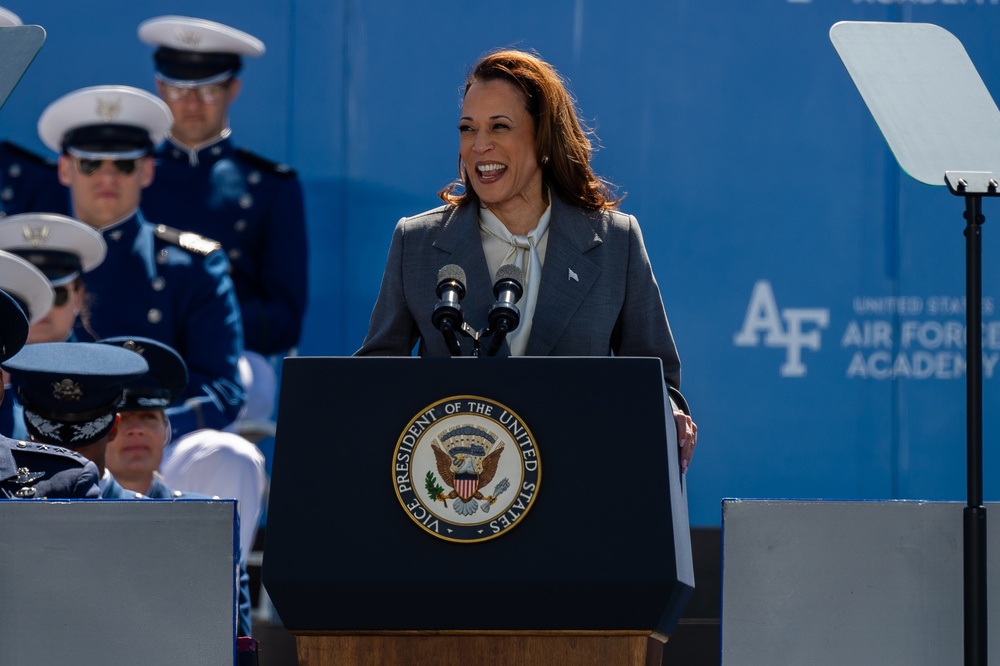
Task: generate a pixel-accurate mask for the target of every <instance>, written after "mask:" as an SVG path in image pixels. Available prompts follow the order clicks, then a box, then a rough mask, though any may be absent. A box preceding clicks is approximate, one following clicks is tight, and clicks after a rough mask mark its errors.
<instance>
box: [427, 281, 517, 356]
mask: <svg viewBox="0 0 1000 666" xmlns="http://www.w3.org/2000/svg"><path fill="white" fill-rule="evenodd" d="M523 282H524V272H523V271H522V270H521V269H520V268H518V267H517V266H515V265H514V264H504V265H503V266H501V267H500V270H498V271H497V275H496V280H495V282H494V284H493V296H494V297H495V298H496V299H497V300H496V302H495V303H494V304H493V305H492V306H490V310H489V313H488V314H487V328H486V330H485V331H482V332H481V333H479V334H478V335H477V336H475V337H474V338H473V339H474V340H475V341H476V343H477V350H478V341H479V339H480V338H482V337H485V336H487V335H492V336H493V337H492V339H491V340H490V346H489V348H488V349H487V355H489V356H495V355H496V353H497V352H498V351H500V346H501V345H502V344H503V341H504V339H505V338H506V337H507V334H508V333H511V332H512V331H514V330H515V329H516V328H517V326H518V324H519V323H520V322H521V311H520V310H518V308H517V301H518V300H519V299H520V298H521V296H522V295H523V294H524V287H523ZM465 292H466V289H465V271H464V270H462V267H461V266H458V265H456V264H448V265H447V266H444V267H443V268H441V270H440V271H438V284H437V296H438V299H439V300H438V303H437V305H435V306H434V311H433V313H432V314H431V321H432V322H433V324H434V327H435V328H437V329H438V330H439V331H441V334H442V335H443V336H444V339H445V344H446V345H447V346H448V351H449V352H450V353H451V355H452V356H461V355H462V350H461V345H460V344H459V341H458V337H457V335H456V333H457V332H459V331H461V332H462V333H464V334H466V335H468V333H467V332H466V330H465V329H466V327H465V315H464V314H463V312H462V305H461V301H462V299H463V298H465Z"/></svg>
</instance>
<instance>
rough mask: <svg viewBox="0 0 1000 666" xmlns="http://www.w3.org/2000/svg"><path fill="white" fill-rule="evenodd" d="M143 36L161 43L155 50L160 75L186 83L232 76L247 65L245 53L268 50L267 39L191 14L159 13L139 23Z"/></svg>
mask: <svg viewBox="0 0 1000 666" xmlns="http://www.w3.org/2000/svg"><path fill="white" fill-rule="evenodd" d="M139 39H140V40H142V41H143V42H145V43H146V44H150V45H152V46H157V47H159V48H158V49H157V50H156V52H155V53H154V54H153V60H154V62H155V63H156V77H157V78H158V79H159V80H161V81H163V82H164V83H167V84H170V85H174V86H182V87H194V86H200V85H208V84H211V83H220V82H222V81H225V80H227V79H230V78H232V77H234V76H236V74H237V73H238V72H239V71H240V68H241V67H242V66H243V61H242V57H241V56H252V57H257V56H260V55H263V54H264V42H262V41H260V40H259V39H257V38H256V37H254V36H253V35H249V34H247V33H245V32H243V31H241V30H237V29H235V28H230V27H229V26H227V25H223V24H221V23H216V22H215V21H208V20H205V19H200V18H191V17H188V16H158V17H156V18H151V19H149V20H148V21H144V22H143V23H142V24H140V25H139Z"/></svg>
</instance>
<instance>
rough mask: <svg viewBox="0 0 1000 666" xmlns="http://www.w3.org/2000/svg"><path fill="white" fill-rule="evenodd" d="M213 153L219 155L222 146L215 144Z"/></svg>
mask: <svg viewBox="0 0 1000 666" xmlns="http://www.w3.org/2000/svg"><path fill="white" fill-rule="evenodd" d="M212 154H213V155H215V156H216V157H218V156H219V155H221V154H222V148H220V147H219V146H213V147H212Z"/></svg>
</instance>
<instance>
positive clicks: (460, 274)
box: [438, 264, 465, 287]
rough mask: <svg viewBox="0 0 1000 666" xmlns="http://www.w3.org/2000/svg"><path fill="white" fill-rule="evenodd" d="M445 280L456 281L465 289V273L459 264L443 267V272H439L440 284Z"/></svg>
mask: <svg viewBox="0 0 1000 666" xmlns="http://www.w3.org/2000/svg"><path fill="white" fill-rule="evenodd" d="M444 280H455V281H456V282H458V283H460V284H461V285H462V286H463V287H464V286H465V271H464V270H462V267H461V266H459V265H457V264H448V265H447V266H442V267H441V270H439V271H438V282H443V281H444Z"/></svg>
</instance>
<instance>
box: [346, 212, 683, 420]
mask: <svg viewBox="0 0 1000 666" xmlns="http://www.w3.org/2000/svg"><path fill="white" fill-rule="evenodd" d="M448 264H457V265H458V266H461V267H462V269H463V270H464V271H465V275H466V289H467V293H466V295H465V298H464V299H463V300H462V303H461V305H462V310H463V312H464V314H465V321H466V322H467V323H468V324H469V325H470V326H472V327H473V328H475V329H476V330H482V329H484V328H485V327H486V319H487V314H488V312H489V309H490V306H491V305H493V303H494V302H496V299H495V297H494V295H493V282H494V280H493V276H491V275H490V273H489V268H488V267H487V264H486V255H485V253H484V252H483V244H482V239H481V237H480V232H479V222H478V211H477V210H476V208H475V206H473V205H471V204H464V205H462V206H459V207H455V206H442V207H440V208H435V209H434V210H430V211H427V212H425V213H421V214H420V215H416V216H414V217H408V218H403V219H401V220H400V221H399V222H398V223H397V224H396V229H395V231H394V232H393V235H392V244H391V245H390V246H389V259H388V261H387V263H386V267H385V273H384V274H383V276H382V286H381V289H380V291H379V296H378V301H377V302H376V303H375V308H374V310H372V316H371V321H370V323H369V327H368V335H367V336H366V337H365V341H364V344H363V345H362V346H361V349H359V350H358V351H357V353H356V355H390V356H408V355H410V354H411V353H412V351H413V348H414V346H415V345H417V344H418V343H419V345H420V347H419V353H420V354H421V355H422V356H448V355H449V351H448V347H447V345H446V344H445V341H444V337H443V336H442V334H441V332H440V331H438V330H437V329H436V328H435V327H434V324H433V323H432V322H431V312H432V311H433V309H434V306H435V304H437V302H438V297H437V292H436V288H437V276H438V271H439V270H440V269H441V267H442V266H446V265H448ZM460 340H461V344H462V352H463V354H468V353H470V351H471V349H472V344H471V340H469V339H468V338H464V337H462V336H460ZM488 343H489V341H488V340H484V341H483V348H484V352H483V353H485V347H486V346H487V345H488ZM525 354H526V355H528V356H609V355H615V356H658V357H660V359H662V361H663V373H664V379H665V380H666V382H667V385H668V387H670V388H672V389H673V390H672V391H671V396H672V397H673V398H674V400H675V402H677V404H679V405H681V406H682V408H684V410H685V411H687V405H686V404H685V403H684V400H683V397H681V396H680V394H679V392H678V391H679V389H680V379H681V375H680V370H681V366H680V359H679V358H678V356H677V348H676V347H675V345H674V338H673V335H672V334H671V332H670V324H669V323H668V322H667V315H666V312H664V309H663V301H662V299H661V297H660V290H659V287H658V286H657V284H656V279H655V278H654V277H653V270H652V267H651V266H650V263H649V257H648V255H647V254H646V248H645V246H644V245H643V242H642V232H641V231H640V230H639V223H638V221H636V219H635V218H634V217H632V216H631V215H626V214H624V213H620V212H617V211H588V210H583V209H581V208H578V207H575V206H570V205H569V204H567V203H565V202H563V201H562V200H560V199H559V198H558V197H554V198H553V201H552V217H551V221H550V223H549V238H548V247H547V249H546V252H545V257H544V264H543V267H542V281H541V284H540V285H539V288H538V302H537V303H536V304H535V317H534V322H533V323H532V329H531V338H530V339H529V340H528V345H527V349H526V351H525ZM498 355H504V356H509V355H510V348H509V347H508V345H507V344H506V343H504V345H503V348H502V349H501V351H500V353H499V354H498Z"/></svg>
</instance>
